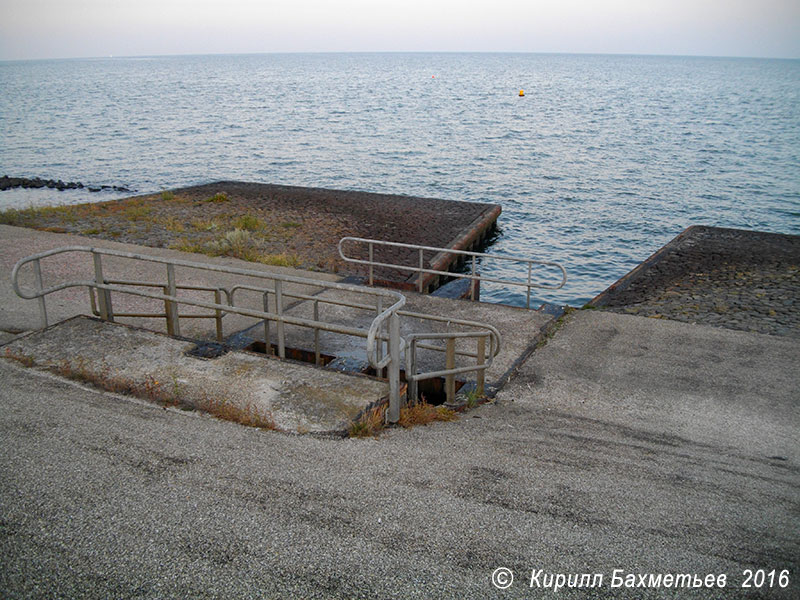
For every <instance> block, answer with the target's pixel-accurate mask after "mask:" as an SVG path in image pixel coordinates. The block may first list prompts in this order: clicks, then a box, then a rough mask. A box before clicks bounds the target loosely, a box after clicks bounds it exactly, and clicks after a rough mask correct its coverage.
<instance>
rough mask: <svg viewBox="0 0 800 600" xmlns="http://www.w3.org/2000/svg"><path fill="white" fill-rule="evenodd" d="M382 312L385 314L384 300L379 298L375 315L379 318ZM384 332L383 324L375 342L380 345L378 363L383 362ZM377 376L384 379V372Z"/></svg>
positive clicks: (377, 355) (377, 348)
mask: <svg viewBox="0 0 800 600" xmlns="http://www.w3.org/2000/svg"><path fill="white" fill-rule="evenodd" d="M382 312H383V299H382V298H381V297H380V296H378V301H377V303H376V306H375V315H376V316H377V315H379V314H381V313H382ZM382 330H383V323H381V326H380V327H379V328H378V335H377V337H376V338H375V341H376V342H377V344H378V345H377V347H376V348H375V358H376V362H381V361H382V360H383V336H382V335H381V331H382ZM381 371H383V369H381ZM375 376H376V377H382V376H383V373H382V372H378V373H375Z"/></svg>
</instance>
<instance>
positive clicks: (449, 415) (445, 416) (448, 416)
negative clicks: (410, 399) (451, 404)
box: [397, 397, 458, 428]
mask: <svg viewBox="0 0 800 600" xmlns="http://www.w3.org/2000/svg"><path fill="white" fill-rule="evenodd" d="M457 418H458V417H457V416H456V413H454V412H453V411H452V410H450V409H449V408H447V407H446V406H433V405H432V404H428V403H427V401H426V400H425V398H424V397H423V398H422V400H420V401H419V402H417V403H415V404H409V405H407V406H405V407H403V408H401V409H400V420H399V421H398V422H397V424H398V425H400V426H401V427H406V428H407V427H414V426H415V425H427V424H428V423H433V422H434V421H454V420H455V419H457Z"/></svg>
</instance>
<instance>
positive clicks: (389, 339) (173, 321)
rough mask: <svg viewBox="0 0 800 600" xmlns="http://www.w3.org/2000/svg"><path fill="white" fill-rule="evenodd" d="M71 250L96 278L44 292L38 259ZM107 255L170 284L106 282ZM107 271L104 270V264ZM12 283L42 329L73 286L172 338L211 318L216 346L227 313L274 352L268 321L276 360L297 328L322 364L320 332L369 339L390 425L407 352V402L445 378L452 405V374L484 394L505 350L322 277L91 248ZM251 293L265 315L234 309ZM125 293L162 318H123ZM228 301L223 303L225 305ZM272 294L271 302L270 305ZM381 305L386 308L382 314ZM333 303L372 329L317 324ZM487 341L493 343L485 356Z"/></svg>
mask: <svg viewBox="0 0 800 600" xmlns="http://www.w3.org/2000/svg"><path fill="white" fill-rule="evenodd" d="M70 252H77V253H88V254H90V255H91V257H92V264H93V268H94V279H85V280H77V281H68V282H63V283H59V284H56V285H52V286H50V287H45V286H44V282H43V278H42V270H41V260H42V259H44V258H47V257H51V256H55V255H59V254H65V253H70ZM104 256H110V257H116V258H122V259H130V260H137V261H146V262H151V263H157V264H163V265H164V266H165V267H166V276H167V282H166V284H165V283H158V282H149V281H125V280H121V279H106V278H105V276H104V264H103V257H104ZM27 264H31V265H32V268H33V275H34V289H33V290H32V291H30V292H27V291H25V290H23V289H22V287H21V286H20V282H19V275H20V273H21V271H22V269H23V268H24V267H25V265H27ZM106 266H107V265H106ZM176 267H184V268H189V269H195V270H201V271H212V272H220V273H224V274H229V275H231V274H232V275H242V276H246V277H252V278H258V279H264V280H269V281H271V282H272V285H271V286H269V287H259V286H254V285H247V284H239V285H236V286H233V287H232V288H231V289H230V290H226V289H225V288H223V287H212V286H198V285H186V284H180V283H178V281H177V277H176V273H175V268H176ZM11 280H12V285H13V288H14V291H15V292H16V293H17V295H18V296H20V297H21V298H25V299H28V300H33V299H36V300H38V302H39V309H40V316H41V325H42V328H45V327H47V325H48V319H47V308H46V303H45V297H46V296H47V295H49V294H51V293H54V292H57V291H60V290H64V289H67V288H73V287H84V286H85V287H87V288H88V290H89V296H90V304H91V310H92V313H93V314H95V315H97V316H99V317H100V318H102V319H103V320H106V321H111V322H113V321H114V319H115V317H144V318H164V319H166V322H167V332H168V333H169V334H170V335H175V336H180V335H181V334H180V319H184V318H209V319H214V321H215V324H216V336H217V339H218V340H220V341H221V340H222V339H223V320H222V319H223V317H224V316H225V315H227V314H231V313H232V314H238V315H242V316H245V317H252V318H255V319H259V320H263V321H264V328H265V329H264V336H265V337H264V340H265V345H266V347H267V348H268V349H269V348H270V323H271V322H274V323H275V327H276V336H277V347H278V354H279V356H280V357H281V358H285V349H286V334H285V325H296V326H300V327H304V328H310V329H313V331H314V353H315V359H316V363H317V364H319V363H320V355H321V352H320V339H319V334H320V331H328V332H332V333H337V334H343V335H348V336H355V337H359V338H366V355H367V361H368V363H369V364H370V365H371V366H372V367H373V368H374V369H375V370H376V372H377V373H379V374H380V373H382V372H383V371H384V370H385V371H386V375H387V378H388V380H389V409H388V411H387V421H388V422H390V423H395V422H397V420H398V419H399V411H400V363H401V352H402V351H403V350H404V351H405V357H406V380H407V382H408V398H413V399H414V400H416V398H417V383H418V382H419V381H422V380H425V379H431V378H434V377H444V378H445V387H446V392H447V397H448V400H449V401H452V400H453V398H454V395H455V389H454V384H455V379H454V378H455V375H457V374H459V373H467V372H475V373H476V378H477V386H478V393H479V394H481V395H482V394H483V386H484V378H485V372H486V370H487V369H488V368H489V367H490V366H491V364H492V360H493V359H494V357H495V356H497V354H498V353H499V351H500V345H501V336H500V333H499V332H498V331H497V329H495V328H494V327H492V326H491V325H488V324H484V323H478V322H475V321H466V320H462V319H452V318H447V317H439V316H435V315H428V314H422V313H415V312H409V311H403V310H400V309H401V308H402V307H403V306H404V305H405V302H406V298H405V296H403V295H402V294H401V293H400V292H397V291H394V290H387V289H381V288H367V287H363V286H356V285H350V284H342V283H334V282H326V281H321V280H317V279H307V278H303V277H296V276H290V275H284V274H280V273H264V272H262V271H254V270H250V269H239V268H234V267H228V266H218V265H212V264H208V263H196V262H190V261H184V260H178V259H166V258H162V257H156V256H149V255H143V254H136V253H130V252H121V251H117V250H110V249H105V248H92V247H86V246H69V247H62V248H56V249H53V250H49V251H46V252H41V253H38V254H34V255H31V256H28V257H26V258H23V259H21V260H20V261H19V262H17V264H16V265H15V266H14V269H13V271H12V273H11ZM286 284H296V285H300V286H308V287H311V288H315V289H317V290H339V291H343V292H348V293H356V294H358V295H359V296H371V297H373V298H375V303H374V304H370V303H367V302H356V301H347V300H341V299H336V298H328V297H322V296H319V295H317V294H306V293H301V292H298V291H290V290H286V289H285V286H286ZM136 288H156V289H160V290H162V293H154V292H149V291H144V290H141V289H136ZM179 290H191V291H201V292H203V291H205V292H213V293H214V301H213V302H210V301H205V300H199V299H196V298H187V297H179V296H178V295H177V294H178V291H179ZM240 290H241V291H243V290H249V291H254V292H257V293H259V294H261V295H262V297H263V310H259V309H254V308H247V307H243V306H236V304H235V300H236V293H237V291H240ZM112 292H115V293H119V294H127V295H132V296H139V297H143V298H148V299H152V300H157V301H162V302H164V312H163V313H161V312H138V313H136V312H119V313H115V312H114V310H113V304H112V297H111V293H112ZM223 296H224V300H225V302H223ZM270 296H272V298H273V301H272V303H270ZM289 298H293V299H295V300H301V301H308V302H311V303H312V309H313V318H311V319H307V318H302V317H297V316H293V315H289V314H286V310H287V307H286V302H285V301H286V299H289ZM384 303H387V304H388V306H387V307H386V308H384ZM322 304H328V305H336V306H343V307H349V308H354V309H360V310H365V311H368V312H370V313H371V314H373V315H374V317H372V318H371V320H370V325H369V327H368V328H363V327H350V326H346V325H342V324H339V323H331V322H326V321H324V320H322V319H321V318H320V305H322ZM181 305H185V306H194V307H199V308H203V309H208V310H211V311H213V313H211V314H205V313H200V314H197V313H189V314H187V313H183V314H181V313H180V310H179V306H181ZM400 317H405V318H408V319H417V320H421V321H425V322H428V323H434V322H439V323H445V324H446V326H447V329H448V331H446V332H436V333H434V332H422V333H411V334H408V335H407V336H406V339H405V340H404V339H403V338H402V337H401V336H400ZM453 327H459V328H467V329H468V331H450V329H452V328H453ZM462 338H473V339H476V340H477V350H476V351H475V352H472V351H468V350H459V349H457V348H456V344H455V342H456V340H457V339H462ZM436 340H440V341H443V342H445V345H444V346H441V345H436V344H433V343H430V342H433V341H436ZM486 340H489V347H488V352H487V348H486ZM423 349H424V350H430V351H434V352H441V353H444V354H445V368H444V369H440V370H437V371H429V372H425V373H417V367H418V356H417V355H418V350H423ZM459 356H461V357H467V358H474V359H475V364H474V365H467V366H462V367H456V366H455V363H456V357H459Z"/></svg>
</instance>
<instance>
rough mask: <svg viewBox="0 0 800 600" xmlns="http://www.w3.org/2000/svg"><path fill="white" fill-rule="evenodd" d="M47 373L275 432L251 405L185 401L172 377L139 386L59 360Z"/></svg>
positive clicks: (214, 399) (220, 399)
mask: <svg viewBox="0 0 800 600" xmlns="http://www.w3.org/2000/svg"><path fill="white" fill-rule="evenodd" d="M9 358H14V359H15V360H18V361H20V362H23V364H24V361H25V358H24V356H9ZM28 366H30V365H28ZM51 370H52V371H53V372H55V373H57V374H58V375H61V376H62V377H66V378H67V379H71V380H73V381H79V382H81V383H88V384H91V385H94V386H95V387H98V388H101V389H104V390H107V391H109V392H115V393H118V394H127V395H129V396H136V397H137V398H144V399H147V400H150V401H151V402H154V403H156V404H160V405H162V406H176V407H181V408H187V409H192V410H193V409H197V410H202V411H204V412H207V413H209V414H211V415H214V416H215V417H217V418H220V419H224V420H226V421H233V422H235V423H239V424H240V425H245V426H247V427H260V428H262V429H277V426H276V425H275V420H274V419H273V417H272V413H270V412H269V411H266V412H264V411H262V410H260V409H259V408H258V407H257V406H255V404H253V403H252V402H247V403H246V404H245V405H244V406H241V405H239V404H238V403H234V402H232V401H231V400H230V399H229V398H227V397H226V396H224V395H216V394H215V395H209V394H208V393H207V392H205V393H203V395H202V396H201V397H200V398H199V399H196V400H193V399H192V398H189V397H187V395H186V394H185V392H184V390H182V389H181V387H180V385H179V383H178V380H177V378H176V377H175V376H174V375H173V376H171V377H169V376H168V377H167V378H166V379H167V381H164V380H161V381H160V380H159V379H157V378H156V377H155V376H154V375H152V374H150V375H147V376H146V377H145V380H144V381H143V382H137V381H134V380H132V379H128V378H126V377H122V376H119V375H112V374H111V373H109V368H108V366H104V367H102V368H100V369H96V368H92V367H91V366H89V365H87V363H86V362H85V361H84V360H83V359H80V358H79V359H77V360H75V361H69V360H62V361H61V362H60V363H59V364H58V365H56V366H54V367H51Z"/></svg>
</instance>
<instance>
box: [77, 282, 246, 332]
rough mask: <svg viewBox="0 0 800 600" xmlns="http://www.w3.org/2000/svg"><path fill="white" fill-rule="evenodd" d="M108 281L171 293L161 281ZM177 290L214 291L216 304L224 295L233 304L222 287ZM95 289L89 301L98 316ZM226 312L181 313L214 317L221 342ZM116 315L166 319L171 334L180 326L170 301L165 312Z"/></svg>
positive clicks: (120, 315) (197, 286)
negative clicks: (174, 319) (175, 319)
mask: <svg viewBox="0 0 800 600" xmlns="http://www.w3.org/2000/svg"><path fill="white" fill-rule="evenodd" d="M105 282H106V283H108V284H110V285H122V286H131V287H151V288H160V289H162V290H163V291H164V295H167V294H168V293H169V285H164V284H161V283H153V282H150V281H129V280H124V279H106V280H105ZM175 289H176V290H187V291H199V292H213V293H214V302H215V303H216V304H222V296H223V295H224V296H225V298H226V299H227V304H228V305H230V304H231V297H230V293H229V292H228V290H226V289H225V288H222V287H209V286H200V285H176V286H175ZM95 291H96V290H95V289H94V288H89V302H90V304H91V307H92V314H93V315H94V316H96V317H99V316H101V313H100V309H99V308H98V305H99V300H98V299H97V298H96V296H95ZM99 295H100V294H99V290H97V296H99ZM107 302H108V303H109V304H110V298H108V299H107ZM225 314H226V313H225V312H224V311H222V310H220V309H217V310H215V311H214V313H213V314H195V313H189V314H185V313H184V314H182V315H180V318H181V319H214V324H215V326H216V334H217V341H218V342H221V341H222V339H223V332H222V318H223V317H224V316H225ZM113 316H114V317H127V318H139V319H147V318H152V319H166V322H167V333H170V332H172V333H170V335H174V332H175V328H176V326H178V327H179V325H178V324H177V323H175V322H174V321H173V320H172V319H173V318H174V315H173V311H171V310H170V306H169V301H166V302H164V312H163V313H130V312H128V313H120V312H115V313H113ZM179 330H180V329H179Z"/></svg>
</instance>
